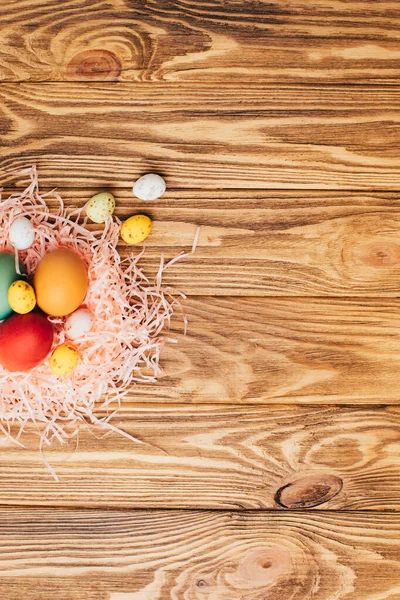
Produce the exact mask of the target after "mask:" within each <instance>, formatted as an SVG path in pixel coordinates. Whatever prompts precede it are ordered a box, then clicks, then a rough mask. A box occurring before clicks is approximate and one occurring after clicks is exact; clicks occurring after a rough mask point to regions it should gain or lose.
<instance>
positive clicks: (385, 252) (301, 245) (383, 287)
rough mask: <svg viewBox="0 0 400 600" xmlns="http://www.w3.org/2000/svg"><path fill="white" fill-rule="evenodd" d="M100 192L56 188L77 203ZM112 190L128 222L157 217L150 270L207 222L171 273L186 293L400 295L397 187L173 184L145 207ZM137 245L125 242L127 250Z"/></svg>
mask: <svg viewBox="0 0 400 600" xmlns="http://www.w3.org/2000/svg"><path fill="white" fill-rule="evenodd" d="M96 191H98V190H96V189H94V188H92V189H86V190H72V191H71V190H59V192H60V193H61V195H62V196H63V198H64V200H65V201H66V203H67V204H69V205H74V206H79V207H82V206H84V205H85V203H86V202H87V201H88V199H89V198H90V197H91V196H92V195H93V194H94V193H95V192H96ZM112 191H113V192H114V194H115V196H116V200H117V210H116V215H117V216H118V217H119V218H120V219H121V220H124V219H125V218H127V217H128V216H131V215H132V214H135V213H141V212H143V210H145V212H146V213H147V214H149V216H150V217H151V218H152V220H153V231H152V235H151V236H150V237H149V238H148V239H147V241H146V252H145V254H144V257H143V259H142V262H141V264H142V266H143V269H144V271H145V273H146V274H147V275H148V276H149V277H153V276H155V275H156V273H157V271H158V268H159V263H160V257H161V255H162V254H163V255H164V257H165V259H166V260H169V259H172V258H174V257H175V256H177V254H179V253H180V252H181V251H186V252H187V251H188V250H190V248H191V246H192V243H193V239H194V236H195V233H196V230H197V228H198V227H200V237H199V242H198V246H197V250H196V253H195V254H193V255H189V256H187V257H186V258H185V259H184V260H182V261H180V262H178V263H176V264H174V265H173V266H172V267H171V268H169V269H168V270H167V271H166V272H165V275H164V280H165V283H166V284H168V285H171V286H173V287H175V288H176V289H180V290H182V291H183V292H185V293H186V294H191V295H204V294H206V295H216V296H226V295H228V296H237V295H242V296H282V295H284V296H304V295H306V296H346V297H349V296H361V297H362V298H365V297H367V296H369V297H382V296H387V297H392V296H393V297H397V296H399V295H400V236H399V232H400V194H391V193H383V192H380V193H368V194H367V193H365V192H364V193H358V194H356V193H346V192H341V193H336V192H315V191H296V192H293V191H276V190H274V191H269V192H264V191H238V190H235V191H232V192H229V191H201V190H193V191H192V190H183V191H182V190H181V191H176V190H172V191H169V190H168V191H167V193H166V195H165V196H164V197H163V198H161V199H160V200H159V201H157V202H151V203H147V204H146V205H144V204H143V202H141V201H138V200H137V199H135V198H134V196H133V194H132V192H131V191H127V190H121V189H118V188H117V189H113V190H112ZM10 193H11V190H6V191H5V192H4V197H5V198H7V197H8V196H9V194H10ZM48 202H49V199H48ZM49 205H50V206H53V204H52V203H51V202H49ZM54 206H55V204H54ZM135 251H136V250H135ZM130 252H131V249H130V248H129V247H127V246H126V245H125V244H121V246H120V253H121V255H122V256H124V257H125V256H128V255H129V254H130Z"/></svg>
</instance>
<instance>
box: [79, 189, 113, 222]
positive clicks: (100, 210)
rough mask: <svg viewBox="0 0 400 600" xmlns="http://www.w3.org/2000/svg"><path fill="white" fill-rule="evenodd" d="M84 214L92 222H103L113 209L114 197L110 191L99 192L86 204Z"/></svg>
mask: <svg viewBox="0 0 400 600" xmlns="http://www.w3.org/2000/svg"><path fill="white" fill-rule="evenodd" d="M85 208H86V214H87V216H88V217H89V219H90V220H91V221H93V223H104V222H105V220H106V218H107V217H111V215H112V214H113V213H114V210H115V198H114V196H113V195H112V194H111V193H110V192H100V193H99V194H96V195H95V196H93V197H92V198H91V199H90V200H89V202H88V203H87V204H86V207H85Z"/></svg>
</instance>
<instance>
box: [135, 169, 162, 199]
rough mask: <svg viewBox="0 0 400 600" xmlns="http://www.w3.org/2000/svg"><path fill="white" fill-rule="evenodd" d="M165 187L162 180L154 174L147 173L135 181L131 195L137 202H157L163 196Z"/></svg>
mask: <svg viewBox="0 0 400 600" xmlns="http://www.w3.org/2000/svg"><path fill="white" fill-rule="evenodd" d="M166 188H167V186H166V183H165V181H164V179H163V178H162V177H161V176H160V175H157V174H156V173H147V175H143V177H140V179H138V180H137V182H136V183H135V185H134V186H133V193H134V195H135V196H136V198H139V200H157V199H158V198H161V196H162V195H163V194H164V192H165V190H166Z"/></svg>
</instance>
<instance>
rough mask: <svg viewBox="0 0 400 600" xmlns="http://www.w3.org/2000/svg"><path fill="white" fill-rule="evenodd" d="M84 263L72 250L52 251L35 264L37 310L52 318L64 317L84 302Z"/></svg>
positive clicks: (85, 281)
mask: <svg viewBox="0 0 400 600" xmlns="http://www.w3.org/2000/svg"><path fill="white" fill-rule="evenodd" d="M88 285H89V282H88V276H87V270H86V266H85V263H84V262H83V260H82V259H81V258H80V257H79V256H78V255H77V254H76V253H75V252H73V251H72V250H66V249H59V250H53V252H50V253H49V254H46V256H45V257H44V258H43V259H42V260H41V262H40V263H39V265H38V267H37V269H36V273H35V277H34V287H35V291H36V299H37V304H38V306H39V308H41V309H42V310H43V312H45V313H47V314H48V315H51V316H52V317H65V316H66V315H69V314H70V313H72V312H74V310H76V309H77V308H78V307H79V306H80V305H81V304H82V302H83V301H84V299H85V296H86V293H87V290H88Z"/></svg>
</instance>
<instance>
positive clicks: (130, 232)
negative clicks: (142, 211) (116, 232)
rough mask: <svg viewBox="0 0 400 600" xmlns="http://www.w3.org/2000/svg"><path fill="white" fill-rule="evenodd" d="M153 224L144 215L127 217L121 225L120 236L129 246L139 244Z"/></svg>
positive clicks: (147, 234) (148, 233)
mask: <svg viewBox="0 0 400 600" xmlns="http://www.w3.org/2000/svg"><path fill="white" fill-rule="evenodd" d="M152 227H153V224H152V222H151V219H150V218H149V217H147V216H146V215H134V216H133V217H129V219H127V220H126V221H125V222H124V223H122V226H121V237H122V239H123V240H124V242H126V243H127V244H129V245H130V246H134V245H135V244H141V243H142V242H143V241H144V240H145V239H146V238H147V237H148V236H149V235H150V232H151V229H152Z"/></svg>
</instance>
